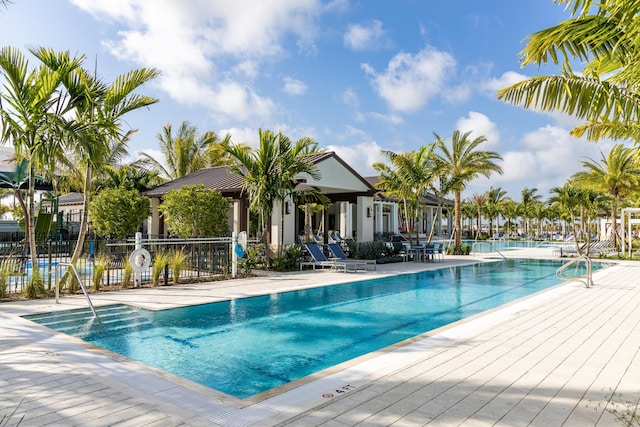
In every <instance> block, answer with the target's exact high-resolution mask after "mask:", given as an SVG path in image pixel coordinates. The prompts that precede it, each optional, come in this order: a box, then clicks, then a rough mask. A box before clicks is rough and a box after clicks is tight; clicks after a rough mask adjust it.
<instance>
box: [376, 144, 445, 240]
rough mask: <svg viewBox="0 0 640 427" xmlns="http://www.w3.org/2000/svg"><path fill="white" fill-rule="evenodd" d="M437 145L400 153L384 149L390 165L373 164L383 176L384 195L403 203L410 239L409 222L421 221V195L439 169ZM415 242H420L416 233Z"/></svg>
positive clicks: (381, 176)
mask: <svg viewBox="0 0 640 427" xmlns="http://www.w3.org/2000/svg"><path fill="white" fill-rule="evenodd" d="M434 148H435V144H428V145H424V146H422V147H420V148H419V149H418V150H413V151H410V152H408V153H401V154H396V153H394V152H392V151H387V150H382V151H381V153H382V155H383V156H385V157H386V158H387V159H388V160H389V161H390V162H391V165H387V164H386V163H381V162H378V163H374V164H373V169H374V170H376V171H377V172H378V174H379V175H380V181H379V182H378V184H377V185H378V187H379V188H381V189H382V190H383V192H384V193H385V194H388V195H390V196H392V197H395V198H397V199H398V200H400V201H401V202H402V205H403V210H404V217H405V222H406V223H407V234H408V236H409V241H411V227H410V226H409V223H410V221H411V220H413V224H414V226H415V225H416V224H417V223H418V213H419V211H420V204H421V203H422V197H423V196H424V194H425V193H426V192H427V190H429V189H430V188H431V187H432V183H433V181H434V179H435V178H436V177H437V172H438V170H437V167H436V166H437V165H436V163H435V162H434V157H433V150H434ZM416 243H420V238H419V235H418V233H416Z"/></svg>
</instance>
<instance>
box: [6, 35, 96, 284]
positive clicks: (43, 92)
mask: <svg viewBox="0 0 640 427" xmlns="http://www.w3.org/2000/svg"><path fill="white" fill-rule="evenodd" d="M29 51H30V52H31V54H33V55H34V56H36V57H37V58H38V59H40V60H41V61H42V59H41V58H45V57H46V58H50V59H51V60H52V66H51V67H45V66H40V67H38V68H33V69H30V66H29V62H28V60H27V59H26V58H25V57H24V55H23V54H22V52H20V51H19V50H18V49H14V48H12V47H4V48H2V50H0V70H1V71H2V75H3V77H4V79H5V85H4V89H5V91H4V92H3V93H2V99H3V100H5V101H6V102H7V103H8V104H9V108H8V109H4V108H1V109H0V116H1V117H2V138H1V143H2V144H3V145H4V144H7V143H13V147H14V150H15V153H16V160H17V161H18V162H22V161H26V162H27V165H28V189H27V207H26V212H24V214H25V231H26V235H27V241H28V244H29V250H30V253H31V261H32V263H33V265H37V263H36V256H37V253H36V237H35V229H34V224H33V221H34V218H35V201H34V194H35V182H36V181H35V180H36V174H37V173H38V171H41V172H45V171H51V169H52V168H53V162H54V160H55V159H56V158H58V157H59V155H60V153H61V151H62V148H63V138H62V137H61V132H62V129H63V128H64V127H65V122H64V119H63V116H64V114H65V113H66V112H67V111H68V104H67V103H65V100H64V99H63V98H62V97H61V95H60V87H61V85H62V83H63V81H64V80H65V79H66V78H67V77H68V75H69V74H70V73H72V72H73V71H74V70H75V69H77V68H78V67H79V66H80V65H81V63H82V60H83V59H84V58H83V57H78V58H71V57H70V55H69V53H68V52H60V53H55V52H53V51H50V50H45V49H43V48H37V49H36V48H33V49H29ZM37 280H38V275H37V269H34V282H36V281H37Z"/></svg>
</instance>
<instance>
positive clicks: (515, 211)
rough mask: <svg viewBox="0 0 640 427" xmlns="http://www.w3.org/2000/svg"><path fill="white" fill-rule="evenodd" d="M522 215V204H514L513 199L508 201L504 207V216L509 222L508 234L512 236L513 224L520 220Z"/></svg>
mask: <svg viewBox="0 0 640 427" xmlns="http://www.w3.org/2000/svg"><path fill="white" fill-rule="evenodd" d="M520 214H521V210H520V204H519V203H516V202H514V201H513V200H512V199H509V198H508V199H506V200H505V202H504V204H503V206H502V215H503V216H504V217H505V219H506V220H507V234H509V235H511V232H512V231H513V230H512V229H511V222H512V220H515V219H516V218H518V217H519V216H520Z"/></svg>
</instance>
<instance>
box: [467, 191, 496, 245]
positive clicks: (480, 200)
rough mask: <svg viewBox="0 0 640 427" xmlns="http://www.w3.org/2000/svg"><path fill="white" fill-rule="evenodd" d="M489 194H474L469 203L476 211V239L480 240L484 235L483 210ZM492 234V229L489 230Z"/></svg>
mask: <svg viewBox="0 0 640 427" xmlns="http://www.w3.org/2000/svg"><path fill="white" fill-rule="evenodd" d="M487 201H488V198H487V193H473V196H471V199H470V200H469V203H470V204H472V205H473V206H474V207H475V209H476V237H475V238H476V239H478V238H479V237H480V235H481V233H482V209H484V208H485V207H486V205H487ZM489 232H491V228H489Z"/></svg>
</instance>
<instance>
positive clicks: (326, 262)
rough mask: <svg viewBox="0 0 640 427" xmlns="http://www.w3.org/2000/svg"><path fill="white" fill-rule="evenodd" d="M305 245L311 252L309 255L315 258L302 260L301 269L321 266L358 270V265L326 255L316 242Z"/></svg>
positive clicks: (345, 270) (339, 269) (341, 269)
mask: <svg viewBox="0 0 640 427" xmlns="http://www.w3.org/2000/svg"><path fill="white" fill-rule="evenodd" d="M304 247H305V249H306V250H307V252H308V253H309V255H311V258H313V261H304V262H301V263H300V271H302V268H303V267H305V266H311V267H313V269H314V270H315V269H316V267H319V268H325V267H329V268H330V269H331V270H335V271H343V272H344V273H346V272H347V271H349V270H352V271H358V266H357V265H353V264H350V263H347V262H342V261H339V260H330V259H329V258H327V257H326V255H325V254H324V253H322V250H321V249H320V247H319V246H318V245H316V244H315V243H307V244H306V245H304Z"/></svg>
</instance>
